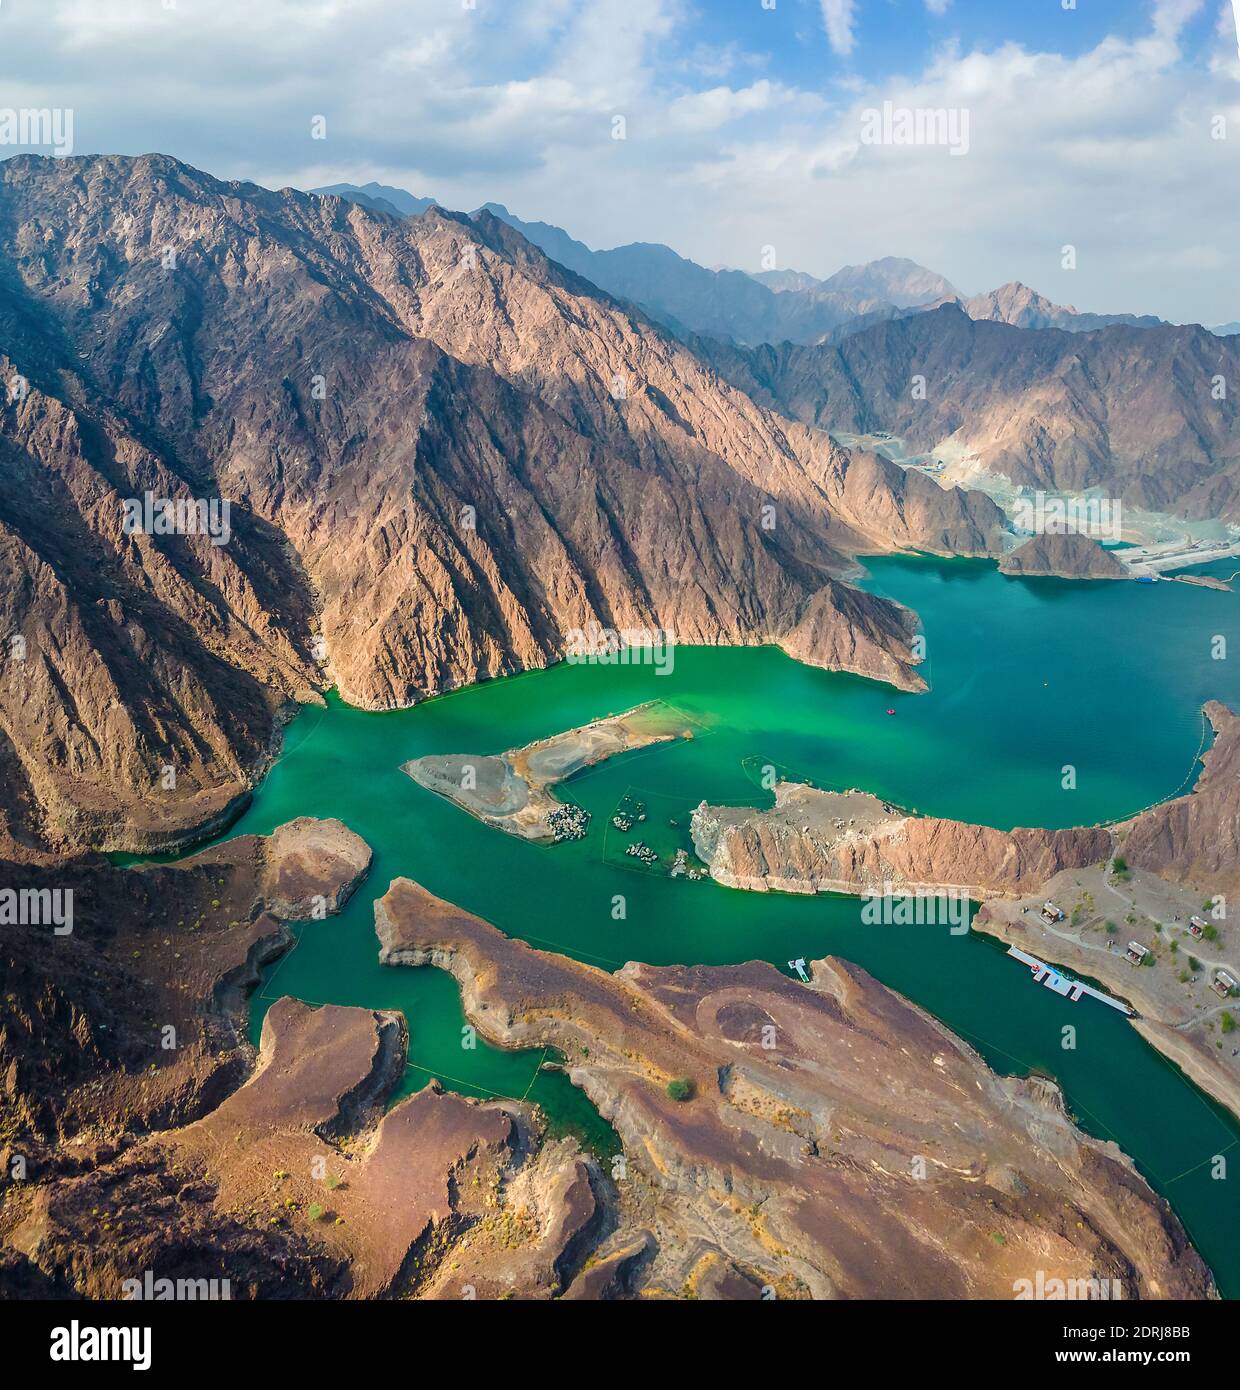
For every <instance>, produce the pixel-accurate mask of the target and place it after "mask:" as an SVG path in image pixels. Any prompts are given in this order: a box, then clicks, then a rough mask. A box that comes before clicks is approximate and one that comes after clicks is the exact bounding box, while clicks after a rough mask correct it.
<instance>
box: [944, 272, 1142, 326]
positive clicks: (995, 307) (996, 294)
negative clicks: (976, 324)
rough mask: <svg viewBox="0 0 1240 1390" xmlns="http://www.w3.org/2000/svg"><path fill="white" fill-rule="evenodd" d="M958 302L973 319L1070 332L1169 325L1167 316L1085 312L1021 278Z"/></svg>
mask: <svg viewBox="0 0 1240 1390" xmlns="http://www.w3.org/2000/svg"><path fill="white" fill-rule="evenodd" d="M958 302H959V304H960V307H961V308H962V309H963V310H964V311H965V313H966V314H968V316H969V317H970V318H971V319H990V320H993V321H994V322H995V323H1010V324H1011V325H1012V326H1013V327H1014V328H1062V329H1064V330H1065V331H1066V332H1068V333H1089V332H1092V331H1093V330H1094V329H1096V328H1109V327H1111V326H1112V325H1114V324H1125V325H1127V326H1129V327H1132V328H1159V327H1165V326H1166V323H1165V320H1163V319H1159V318H1155V317H1154V316H1153V315H1152V314H1083V313H1082V312H1081V311H1080V310H1079V309H1075V308H1073V306H1072V305H1071V304H1055V303H1053V302H1052V301H1051V300H1049V299H1047V297H1046V296H1045V295H1044V294H1039V293H1038V292H1037V290H1031V289H1030V288H1029V286H1028V285H1022V284H1021V283H1020V281H1019V280H1013V281H1011V282H1010V283H1009V284H1006V285H1000V286H999V288H998V289H997V290H990V291H988V292H987V293H985V294H975V295H973V296H971V297H970V298H969V299H962V300H959V301H958Z"/></svg>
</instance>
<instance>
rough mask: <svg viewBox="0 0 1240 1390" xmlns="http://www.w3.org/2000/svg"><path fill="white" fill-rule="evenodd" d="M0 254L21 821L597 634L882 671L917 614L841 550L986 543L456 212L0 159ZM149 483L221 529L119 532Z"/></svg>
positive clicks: (164, 778) (937, 500)
mask: <svg viewBox="0 0 1240 1390" xmlns="http://www.w3.org/2000/svg"><path fill="white" fill-rule="evenodd" d="M0 250H2V251H3V268H2V269H0V347H2V348H3V351H4V352H5V353H6V354H7V356H6V359H5V361H4V362H3V363H0V370H2V371H3V375H4V380H5V383H6V390H5V391H4V393H3V396H2V398H0V472H2V474H3V481H4V486H3V488H2V489H0V554H3V557H4V561H5V564H6V569H8V570H9V571H10V572H11V574H12V579H11V581H10V582H8V583H6V584H5V586H4V588H3V591H2V592H0V604H2V605H3V609H2V610H0V619H2V621H3V626H4V631H3V633H0V636H2V637H3V638H4V640H5V641H6V642H8V641H9V640H10V639H11V638H13V637H20V638H21V639H22V641H23V643H24V651H23V653H22V655H21V658H20V661H17V660H14V659H11V658H10V655H9V652H8V651H7V650H6V652H5V658H4V668H3V670H2V671H0V761H3V762H4V763H5V764H6V765H11V766H12V768H13V769H14V772H15V776H14V777H13V778H11V779H6V786H7V787H9V788H10V790H7V791H6V794H5V795H6V800H5V803H4V805H3V806H2V807H0V811H3V814H4V815H5V818H6V823H7V827H8V833H9V835H10V837H11V838H12V839H14V840H16V841H17V842H18V843H19V844H25V845H27V846H31V847H38V846H46V845H52V846H57V845H72V844H80V843H83V842H92V843H107V844H111V845H115V846H118V847H122V846H126V845H149V844H153V843H156V842H159V841H160V840H168V839H174V838H176V836H177V835H178V834H184V833H186V832H187V831H188V830H190V829H191V828H192V827H194V826H196V825H200V824H202V823H203V822H204V821H207V820H209V819H211V818H213V817H219V816H223V815H225V814H227V813H228V811H229V809H230V807H231V806H232V805H234V804H235V802H236V800H237V798H238V797H239V796H242V795H243V794H244V792H245V789H246V787H247V785H248V783H249V782H250V781H251V779H252V778H253V776H254V774H255V772H256V771H257V770H259V769H261V766H262V763H263V757H264V753H265V751H266V750H267V749H268V747H269V746H270V743H271V740H272V736H273V733H274V732H275V729H276V726H277V712H278V708H279V706H280V704H281V703H282V702H283V701H285V700H287V699H288V698H290V697H294V698H306V697H307V696H309V695H311V694H312V692H313V691H314V690H315V689H321V688H323V687H325V686H326V685H329V684H332V683H335V684H337V685H338V686H339V688H340V690H341V692H342V694H343V695H344V696H345V697H346V698H347V699H349V700H350V701H353V702H355V703H358V704H361V705H365V706H368V707H372V708H390V707H393V706H400V705H404V704H408V703H412V702H414V701H416V700H418V699H421V698H423V697H425V696H427V695H429V694H433V693H436V692H439V691H442V690H445V689H449V688H452V687H455V686H458V685H462V684H466V683H468V682H471V681H475V680H478V679H481V678H485V677H488V676H495V675H499V674H503V673H507V672H511V671H515V670H519V669H524V668H529V667H538V666H542V665H546V664H547V663H549V662H551V661H554V660H557V659H558V658H559V657H560V656H561V654H562V652H563V649H564V634H565V633H566V632H567V631H570V630H572V629H574V628H584V627H587V626H588V625H589V624H590V623H592V622H597V623H598V624H599V625H600V626H602V627H605V628H617V629H619V628H639V629H640V628H647V629H650V628H654V629H661V630H664V631H668V632H671V633H672V634H674V636H675V638H676V640H678V641H680V642H705V643H715V642H728V643H758V642H767V641H774V642H778V643H780V644H782V645H784V646H785V647H786V648H787V649H788V650H789V651H791V652H793V653H794V654H795V655H796V656H798V657H799V658H800V659H802V660H805V661H807V662H812V663H815V664H819V665H823V666H829V667H838V668H842V669H846V670H850V671H854V672H858V673H861V674H866V675H873V676H878V677H881V678H883V679H887V680H890V681H892V682H894V683H896V684H898V685H901V686H904V687H906V688H907V687H912V686H915V685H916V684H917V683H918V680H917V677H916V676H915V674H914V672H913V670H912V657H911V655H910V649H909V643H910V640H911V636H912V633H913V630H914V619H913V617H912V616H911V615H910V614H908V613H907V612H906V611H904V610H903V609H901V608H899V607H898V606H897V605H894V604H892V603H889V602H887V601H885V600H882V599H878V598H875V597H873V596H870V595H867V594H862V593H860V592H858V591H856V590H854V589H852V588H851V587H849V586H848V585H846V584H844V583H843V582H841V579H840V576H841V575H845V574H847V573H849V572H850V571H851V569H852V567H853V561H852V558H851V557H853V556H855V555H856V554H858V553H861V552H864V551H879V550H889V549H893V548H903V547H917V548H921V549H926V550H931V551H935V552H938V553H949V554H979V553H987V552H988V551H991V550H993V549H994V548H995V544H996V534H997V528H998V525H999V521H1000V518H999V513H998V512H997V511H996V509H995V508H994V506H993V504H991V503H990V502H989V500H988V499H986V498H984V497H981V496H979V495H977V494H967V493H961V492H959V491H956V490H943V489H941V488H939V487H938V486H937V485H936V484H935V483H933V482H932V481H931V480H929V479H927V478H923V477H921V476H910V475H905V474H904V473H903V472H902V471H901V470H899V469H896V468H893V467H891V466H890V465H887V464H885V463H883V462H882V461H880V460H875V459H873V458H872V457H857V458H853V457H850V456H849V455H848V454H847V453H846V452H845V451H843V450H841V449H839V448H837V447H836V446H835V445H834V444H833V443H832V442H831V441H830V440H829V439H828V438H827V437H826V436H825V435H823V434H821V433H820V432H817V431H812V430H809V429H807V428H805V427H804V426H801V425H795V424H792V423H791V422H789V421H787V420H785V419H783V418H781V417H779V416H777V415H774V414H772V413H771V412H769V411H768V410H766V409H763V408H761V407H759V406H757V405H755V404H754V402H753V401H752V400H750V399H749V398H748V397H747V396H745V395H744V394H743V393H742V392H740V391H738V390H736V389H735V388H733V387H730V386H728V385H726V384H725V383H724V382H722V381H721V380H720V379H719V377H718V376H717V374H716V373H715V372H714V371H713V370H712V369H710V368H708V367H706V366H704V365H703V364H702V362H701V361H700V360H699V359H698V358H697V357H695V356H694V355H693V353H692V352H690V351H689V350H688V349H687V348H685V347H684V346H683V345H681V344H679V343H677V342H676V341H674V340H673V339H671V338H669V337H667V336H666V335H665V334H663V333H662V332H661V331H660V330H658V329H657V328H655V327H654V326H653V325H652V324H651V323H649V322H648V321H647V320H645V319H644V318H643V317H641V315H640V314H639V313H638V312H637V311H636V310H633V309H632V308H629V307H626V306H622V305H620V304H618V303H616V302H614V301H612V300H610V299H609V298H607V297H606V296H605V295H603V294H602V293H601V292H600V291H598V290H596V289H595V288H594V287H593V286H591V285H588V284H587V283H586V282H584V281H581V280H578V279H577V278H576V277H575V276H573V275H572V274H571V272H568V271H564V270H562V269H561V268H560V267H558V266H555V265H553V264H552V263H551V262H549V261H548V260H547V259H546V258H545V256H543V254H542V253H541V252H540V251H538V250H537V249H536V248H534V247H532V246H531V245H530V244H529V243H528V242H526V241H525V240H524V239H523V238H522V237H521V236H520V235H519V234H518V233H517V232H515V231H514V230H513V229H512V228H510V227H508V226H506V225H505V224H503V223H501V222H499V221H497V220H496V219H494V218H492V217H490V216H489V215H486V214H481V215H480V216H479V217H478V219H477V220H476V221H470V220H469V219H465V218H460V219H458V218H455V217H453V216H450V215H447V214H444V213H442V212H440V211H439V210H437V209H435V210H432V211H430V212H428V213H426V214H424V215H423V216H421V217H419V218H413V219H405V220H400V219H396V218H393V217H390V216H387V215H385V214H384V213H382V212H375V211H372V210H368V209H366V208H362V207H357V206H353V205H349V204H346V203H343V202H341V201H339V200H338V199H335V198H318V197H312V196H308V195H303V194H298V193H295V192H293V191H291V190H285V191H283V192H280V193H270V192H267V191H265V190H262V189H258V188H256V187H255V186H253V185H248V184H235V183H230V184H226V183H220V182H218V181H216V180H214V179H211V178H210V177H208V176H206V175H203V174H200V173H198V172H196V171H194V170H192V169H189V168H187V167H185V166H183V165H180V164H178V163H177V162H176V161H174V160H171V159H168V158H165V157H162V156H147V157H143V158H141V159H119V158H99V159H68V160H61V161H51V160H41V159H37V158H31V157H19V158H16V159H13V160H9V161H7V162H6V163H5V164H4V165H3V166H2V167H0ZM19 379H20V380H19ZM147 493H150V494H151V495H152V497H153V498H155V499H165V498H167V499H170V500H173V501H177V500H179V501H181V502H185V501H193V500H200V501H203V502H211V501H214V502H215V503H216V505H217V506H219V505H221V504H222V502H223V501H225V500H227V501H228V503H229V505H230V509H231V517H230V524H229V528H228V530H229V534H228V537H227V540H226V541H225V542H224V543H216V542H217V541H218V540H219V536H218V535H216V536H210V535H204V534H181V533H175V534H148V533H146V532H145V531H143V530H142V529H139V530H137V531H134V530H133V529H132V528H130V529H128V530H126V529H124V528H123V527H122V515H123V505H122V504H123V502H124V500H125V499H129V498H135V499H139V500H141V499H143V498H144V496H145V494H147ZM148 529H149V528H148ZM169 768H171V769H172V773H173V774H174V775H175V785H172V786H169V785H166V783H167V782H168V778H169V773H168V771H167V770H168V769H169Z"/></svg>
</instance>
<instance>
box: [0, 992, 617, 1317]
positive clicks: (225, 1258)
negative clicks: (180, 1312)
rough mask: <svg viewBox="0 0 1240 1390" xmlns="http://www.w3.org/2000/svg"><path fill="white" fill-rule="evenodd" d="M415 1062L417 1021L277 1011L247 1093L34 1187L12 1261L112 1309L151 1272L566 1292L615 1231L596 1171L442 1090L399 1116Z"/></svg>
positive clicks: (311, 1291)
mask: <svg viewBox="0 0 1240 1390" xmlns="http://www.w3.org/2000/svg"><path fill="white" fill-rule="evenodd" d="M404 1062H405V1027H404V1020H403V1019H402V1018H401V1017H400V1015H398V1014H385V1013H377V1012H372V1011H371V1010H368V1009H350V1008H340V1007H337V1006H334V1005H325V1006H324V1007H322V1008H319V1009H312V1008H310V1007H308V1006H307V1005H305V1004H302V1003H300V1002H298V1001H296V1000H293V999H280V1000H277V1001H276V1003H275V1004H273V1005H272V1007H271V1009H270V1011H269V1012H268V1014H267V1016H266V1019H265V1021H264V1025H263V1035H262V1043H261V1048H260V1051H259V1056H258V1064H257V1068H256V1070H255V1073H254V1075H253V1077H252V1078H251V1079H250V1081H249V1082H248V1083H247V1084H246V1085H244V1086H243V1087H241V1089H239V1090H238V1091H236V1092H235V1093H234V1094H233V1095H231V1096H229V1097H228V1098H227V1099H226V1100H225V1101H224V1102H223V1103H222V1104H221V1105H219V1106H218V1107H217V1108H216V1109H214V1110H213V1111H212V1112H211V1113H210V1114H209V1115H208V1116H206V1117H205V1118H203V1119H202V1120H200V1121H198V1122H197V1123H195V1124H192V1125H189V1126H188V1127H185V1128H181V1129H176V1130H172V1131H167V1132H164V1133H161V1134H159V1135H157V1136H154V1137H152V1138H149V1139H145V1140H142V1141H140V1142H138V1143H136V1144H135V1145H133V1146H132V1147H131V1148H129V1149H127V1150H125V1151H123V1152H121V1153H119V1154H112V1153H104V1154H101V1155H97V1156H96V1157H97V1158H98V1162H97V1164H96V1165H95V1166H93V1167H92V1168H91V1169H90V1170H89V1171H87V1172H84V1173H81V1174H78V1175H75V1174H66V1175H63V1176H60V1177H58V1178H57V1179H55V1180H53V1181H46V1180H45V1181H43V1182H39V1183H37V1184H34V1183H32V1184H31V1191H30V1192H29V1193H28V1194H23V1198H22V1199H18V1200H15V1201H14V1203H13V1205H14V1210H13V1211H12V1212H10V1211H8V1209H7V1206H6V1210H5V1212H4V1214H3V1217H0V1232H2V1233H3V1235H4V1237H5V1241H6V1245H7V1249H8V1251H9V1252H10V1253H13V1254H18V1255H20V1256H23V1257H24V1258H25V1260H26V1261H27V1263H28V1267H29V1268H31V1269H32V1270H33V1271H36V1272H38V1273H40V1274H42V1275H43V1276H44V1277H45V1278H47V1279H49V1280H53V1281H55V1283H56V1284H57V1285H58V1286H59V1287H60V1288H61V1289H63V1290H64V1291H66V1292H67V1291H72V1292H73V1293H76V1294H79V1295H84V1296H87V1297H92V1298H107V1297H112V1298H115V1297H119V1296H121V1295H122V1293H123V1292H124V1289H125V1281H126V1280H129V1279H133V1278H138V1279H139V1280H141V1279H142V1278H143V1277H144V1275H146V1274H147V1272H148V1271H149V1273H150V1276H151V1277H152V1279H155V1280H180V1279H183V1280H192V1281H199V1280H203V1281H208V1282H207V1283H205V1284H203V1285H197V1284H196V1282H195V1286H196V1287H198V1288H201V1289H203V1290H204V1291H202V1292H198V1293H197V1295H196V1296H197V1297H198V1298H208V1297H216V1298H219V1297H228V1298H247V1297H249V1298H256V1297H283V1298H288V1297H293V1296H300V1297H353V1298H375V1297H382V1296H388V1295H402V1296H407V1295H409V1294H414V1295H417V1296H420V1297H451V1298H458V1299H459V1298H465V1297H477V1298H496V1297H512V1296H513V1295H519V1296H521V1297H524V1298H539V1297H542V1298H546V1297H550V1296H552V1295H553V1294H554V1293H556V1292H558V1291H559V1290H560V1288H561V1287H562V1286H563V1284H564V1283H565V1282H566V1281H567V1280H568V1279H569V1278H571V1277H572V1275H573V1274H574V1273H575V1272H576V1270H577V1268H578V1266H579V1264H580V1262H581V1258H582V1255H583V1253H584V1248H585V1247H586V1246H588V1244H589V1243H590V1242H591V1239H592V1237H593V1235H594V1233H595V1232H596V1230H597V1229H598V1228H599V1224H600V1210H599V1207H598V1204H597V1202H596V1199H595V1197H594V1192H593V1188H592V1185H591V1182H592V1177H591V1175H592V1173H593V1172H594V1171H595V1170H594V1168H593V1165H592V1164H591V1163H590V1162H589V1161H588V1160H586V1159H585V1158H583V1157H582V1155H581V1154H580V1153H579V1152H578V1151H577V1148H576V1145H575V1144H573V1143H572V1142H571V1141H548V1142H543V1136H542V1134H541V1131H539V1130H538V1129H537V1128H536V1127H535V1125H534V1119H535V1117H534V1116H533V1115H532V1113H531V1112H529V1111H528V1110H526V1109H525V1108H523V1107H519V1106H508V1107H504V1106H498V1105H480V1104H479V1103H477V1102H474V1101H468V1100H465V1099H463V1098H462V1097H460V1096H456V1095H452V1094H449V1093H446V1092H444V1091H442V1090H441V1089H440V1088H439V1086H438V1085H436V1084H434V1083H432V1084H430V1085H428V1086H427V1087H425V1088H424V1089H423V1090H421V1091H419V1092H418V1093H416V1094H415V1095H412V1096H408V1097H406V1098H405V1099H404V1100H402V1101H400V1102H398V1103H397V1104H396V1105H395V1106H393V1107H392V1108H391V1109H390V1110H388V1111H387V1112H386V1113H385V1112H384V1109H383V1106H384V1102H385V1101H386V1100H387V1098H388V1096H389V1095H390V1093H391V1091H392V1089H393V1087H394V1085H395V1084H396V1082H397V1081H398V1080H399V1079H400V1077H401V1075H402V1072H403V1069H404ZM99 1228H101V1229H102V1230H103V1231H104V1232H106V1234H107V1239H106V1240H102V1241H101V1240H98V1239H96V1238H95V1237H96V1235H97V1231H98V1229H99ZM211 1280H215V1281H217V1283H216V1291H215V1292H214V1294H212V1293H211V1292H210V1291H209V1290H210V1287H211V1285H210V1283H209V1281H211ZM220 1281H224V1282H223V1291H222V1292H221V1291H220ZM180 1296H182V1297H185V1296H186V1295H184V1294H182V1295H180Z"/></svg>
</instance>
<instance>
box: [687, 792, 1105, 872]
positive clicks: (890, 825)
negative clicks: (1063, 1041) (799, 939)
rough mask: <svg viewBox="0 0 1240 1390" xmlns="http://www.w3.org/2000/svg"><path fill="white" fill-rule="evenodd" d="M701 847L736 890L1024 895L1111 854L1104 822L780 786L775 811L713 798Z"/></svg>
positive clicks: (701, 816) (697, 839) (695, 823)
mask: <svg viewBox="0 0 1240 1390" xmlns="http://www.w3.org/2000/svg"><path fill="white" fill-rule="evenodd" d="M692 832H693V843H694V849H695V851H696V853H697V855H698V857H699V858H700V859H701V860H702V861H703V862H704V863H705V864H706V865H707V866H708V867H709V869H710V874H711V877H712V878H714V879H715V880H717V881H718V882H720V883H723V884H726V885H727V886H728V887H730V888H748V889H756V890H758V891H777V892H784V893H825V892H835V893H864V892H879V893H881V892H883V891H884V889H885V888H887V887H888V886H890V887H891V889H892V891H893V892H894V893H897V894H899V893H918V892H938V891H943V890H945V889H950V890H952V891H956V892H961V893H965V894H967V895H969V896H971V897H983V896H987V895H989V894H992V893H1000V894H1020V893H1025V892H1028V891H1030V890H1031V889H1032V888H1034V887H1036V886H1037V885H1038V884H1039V883H1044V882H1045V881H1046V880H1047V879H1048V878H1050V877H1051V876H1052V875H1053V874H1056V873H1058V872H1060V871H1061V870H1062V869H1065V868H1077V867H1084V866H1086V865H1089V864H1096V863H1098V862H1099V861H1100V860H1103V859H1106V858H1108V857H1109V855H1110V849H1111V837H1110V835H1109V833H1108V832H1107V831H1106V830H1105V829H1103V828H1101V827H1095V826H1090V827H1084V828H1080V829H1072V830H1039V829H1024V828H1022V829H1016V830H996V829H993V828H991V827H990V826H984V825H968V824H966V823H964V822H962V821H952V820H942V819H939V818H937V817H932V816H924V817H922V816H911V815H908V814H906V813H905V812H903V811H900V810H899V809H897V808H896V807H893V806H890V805H888V804H887V803H886V802H883V801H880V800H878V798H877V797H873V796H870V795H868V794H867V793H865V792H843V793H839V792H824V791H819V790H818V789H816V788H814V787H808V786H805V785H803V784H801V783H794V782H781V783H779V784H778V785H777V786H776V787H775V805H774V806H773V807H772V808H771V809H769V810H757V809H752V808H748V807H726V806H708V805H707V804H706V803H705V802H703V803H702V804H701V805H700V806H699V807H698V808H697V810H695V811H694V813H693V820H692Z"/></svg>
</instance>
